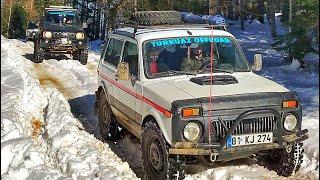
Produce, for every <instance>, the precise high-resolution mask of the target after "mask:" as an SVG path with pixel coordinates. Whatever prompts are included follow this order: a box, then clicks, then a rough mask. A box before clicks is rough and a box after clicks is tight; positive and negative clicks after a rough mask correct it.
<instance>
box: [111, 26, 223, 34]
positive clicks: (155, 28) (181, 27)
mask: <svg viewBox="0 0 320 180" xmlns="http://www.w3.org/2000/svg"><path fill="white" fill-rule="evenodd" d="M123 27H131V28H133V32H129V31H125V30H120V29H116V30H114V31H113V33H114V34H118V35H123V36H127V37H135V35H137V34H143V33H144V32H137V30H138V29H149V30H159V29H162V30H165V29H170V28H175V29H185V28H207V29H215V30H224V31H226V25H209V24H183V23H182V24H173V25H168V24H165V25H152V26H146V25H137V24H134V23H129V24H124V26H123ZM148 32H150V31H148Z"/></svg>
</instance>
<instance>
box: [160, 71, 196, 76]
mask: <svg viewBox="0 0 320 180" xmlns="http://www.w3.org/2000/svg"><path fill="white" fill-rule="evenodd" d="M179 74H186V75H194V76H196V75H197V74H198V73H197V72H189V71H175V70H169V71H164V72H159V73H156V74H155V75H156V76H163V75H179Z"/></svg>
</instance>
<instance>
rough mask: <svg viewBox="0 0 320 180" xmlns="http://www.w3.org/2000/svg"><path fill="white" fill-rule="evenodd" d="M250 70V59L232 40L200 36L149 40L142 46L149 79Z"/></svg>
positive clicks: (146, 73)
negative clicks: (248, 59) (247, 58)
mask: <svg viewBox="0 0 320 180" xmlns="http://www.w3.org/2000/svg"><path fill="white" fill-rule="evenodd" d="M211 56H212V60H213V64H212V70H213V72H227V73H232V72H243V71H249V70H250V69H249V66H248V63H247V60H246V58H245V56H244V54H243V52H242V50H241V49H240V46H239V45H238V43H237V42H236V41H235V40H234V39H233V38H232V37H226V36H220V37H217V36H215V37H213V38H212V37H210V36H199V37H179V38H168V39H167V38H166V39H157V40H149V41H146V42H144V44H143V61H144V70H145V75H146V76H147V78H157V77H164V76H172V75H180V74H197V73H206V72H210V71H211V58H210V57H211Z"/></svg>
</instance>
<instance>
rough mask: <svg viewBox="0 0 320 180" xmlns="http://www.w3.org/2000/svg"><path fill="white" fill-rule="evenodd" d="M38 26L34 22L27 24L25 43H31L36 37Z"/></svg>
mask: <svg viewBox="0 0 320 180" xmlns="http://www.w3.org/2000/svg"><path fill="white" fill-rule="evenodd" d="M38 24H39V23H36V22H29V24H28V28H27V30H26V40H27V41H33V40H34V39H35V37H36V36H37V35H38V32H39V30H38V27H39V26H38Z"/></svg>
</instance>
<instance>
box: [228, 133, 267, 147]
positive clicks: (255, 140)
mask: <svg viewBox="0 0 320 180" xmlns="http://www.w3.org/2000/svg"><path fill="white" fill-rule="evenodd" d="M272 139H273V133H272V132H268V133H258V134H242V135H234V136H229V137H228V138H227V148H229V147H235V146H244V145H252V144H264V143H272Z"/></svg>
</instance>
